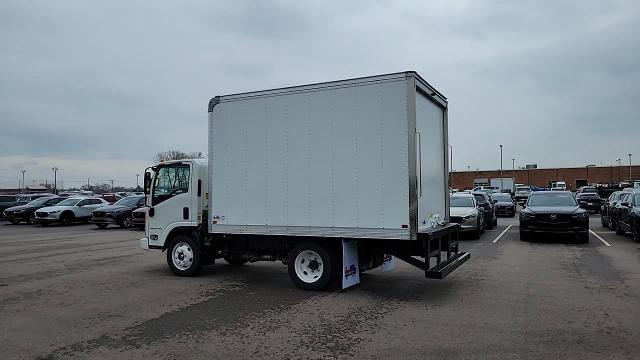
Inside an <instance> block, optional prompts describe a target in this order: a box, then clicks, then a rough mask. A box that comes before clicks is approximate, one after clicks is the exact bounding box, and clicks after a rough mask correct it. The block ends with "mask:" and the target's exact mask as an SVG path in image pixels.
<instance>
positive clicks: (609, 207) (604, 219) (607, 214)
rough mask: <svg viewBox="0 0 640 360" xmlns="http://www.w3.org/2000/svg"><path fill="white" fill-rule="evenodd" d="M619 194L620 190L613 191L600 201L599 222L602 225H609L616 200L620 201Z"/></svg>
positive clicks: (620, 193)
mask: <svg viewBox="0 0 640 360" xmlns="http://www.w3.org/2000/svg"><path fill="white" fill-rule="evenodd" d="M620 195H622V191H614V192H613V193H612V194H611V195H609V198H608V199H607V200H605V201H604V202H603V203H602V206H600V222H601V223H602V227H609V225H611V222H612V221H613V217H612V216H611V215H612V211H613V209H614V208H615V206H616V204H617V203H618V201H620Z"/></svg>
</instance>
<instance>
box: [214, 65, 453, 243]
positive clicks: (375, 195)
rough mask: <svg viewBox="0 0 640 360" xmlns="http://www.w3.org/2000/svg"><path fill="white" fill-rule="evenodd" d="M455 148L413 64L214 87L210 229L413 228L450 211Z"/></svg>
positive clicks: (373, 234) (356, 231) (374, 233)
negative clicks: (338, 76) (284, 82)
mask: <svg viewBox="0 0 640 360" xmlns="http://www.w3.org/2000/svg"><path fill="white" fill-rule="evenodd" d="M447 148H448V143H447V102H446V98H445V97H444V96H442V95H441V94H440V93H439V92H438V91H436V90H435V89H434V88H432V87H431V86H430V85H429V84H428V83H426V82H425V81H424V80H422V78H420V76H418V75H417V74H416V73H414V72H402V73H396V74H389V75H380V76H373V77H367V78H360V79H352V80H342V81H334V82H328V83H321V84H313V85H305V86H296V87H291V88H283V89H274V90H267V91H259V92H252V93H243V94H235V95H227V96H220V97H215V98H214V99H212V100H211V102H210V104H209V157H208V161H209V165H208V171H209V176H208V179H209V180H208V181H209V184H208V192H209V200H208V201H209V204H208V208H209V211H208V217H209V219H208V227H209V232H210V233H212V234H215V233H224V234H256V235H291V236H313V237H334V238H335V237H338V238H359V239H366V238H371V239H397V240H415V239H417V235H418V233H419V232H423V231H427V230H428V229H429V228H432V227H434V226H437V225H436V224H438V223H440V224H442V223H445V222H447V220H448V217H449V211H448V209H449V207H448V199H449V197H448V188H447V177H448V172H447V171H448V163H447V158H448V157H447V153H446V149H447Z"/></svg>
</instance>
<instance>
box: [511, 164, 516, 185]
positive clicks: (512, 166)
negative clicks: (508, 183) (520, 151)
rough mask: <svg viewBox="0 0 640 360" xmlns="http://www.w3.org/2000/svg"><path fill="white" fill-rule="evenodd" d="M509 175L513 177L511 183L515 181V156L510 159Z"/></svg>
mask: <svg viewBox="0 0 640 360" xmlns="http://www.w3.org/2000/svg"><path fill="white" fill-rule="evenodd" d="M511 177H512V178H513V184H514V186H515V183H516V158H513V159H511Z"/></svg>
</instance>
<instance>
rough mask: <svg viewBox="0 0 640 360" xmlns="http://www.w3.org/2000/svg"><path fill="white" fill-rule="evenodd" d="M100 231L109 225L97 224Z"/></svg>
mask: <svg viewBox="0 0 640 360" xmlns="http://www.w3.org/2000/svg"><path fill="white" fill-rule="evenodd" d="M96 226H97V227H98V228H99V229H106V228H107V226H109V224H96Z"/></svg>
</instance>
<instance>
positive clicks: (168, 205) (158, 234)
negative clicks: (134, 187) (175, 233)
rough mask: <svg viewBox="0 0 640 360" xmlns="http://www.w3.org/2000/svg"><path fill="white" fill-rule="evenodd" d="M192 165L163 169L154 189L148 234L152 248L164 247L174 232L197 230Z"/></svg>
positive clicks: (170, 166)
mask: <svg viewBox="0 0 640 360" xmlns="http://www.w3.org/2000/svg"><path fill="white" fill-rule="evenodd" d="M192 176H193V175H192V167H191V163H189V162H182V163H170V164H166V165H159V166H158V167H157V168H156V169H155V177H154V179H153V184H152V186H151V189H150V192H151V194H150V195H151V197H150V203H149V204H148V205H149V211H148V220H149V221H148V222H147V227H148V228H147V229H148V231H147V234H148V239H149V245H150V246H163V245H164V241H165V238H166V237H167V236H168V235H169V233H170V232H171V230H173V229H174V228H176V227H179V226H194V225H195V221H194V216H195V215H196V214H192V213H191V202H192V199H191V196H192V194H191V193H192V191H191V186H190V184H191V177H192Z"/></svg>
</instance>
